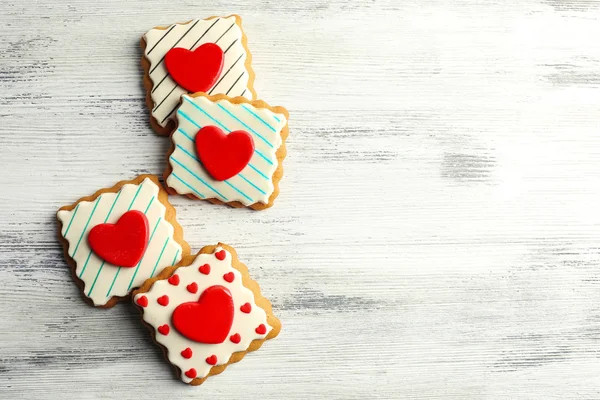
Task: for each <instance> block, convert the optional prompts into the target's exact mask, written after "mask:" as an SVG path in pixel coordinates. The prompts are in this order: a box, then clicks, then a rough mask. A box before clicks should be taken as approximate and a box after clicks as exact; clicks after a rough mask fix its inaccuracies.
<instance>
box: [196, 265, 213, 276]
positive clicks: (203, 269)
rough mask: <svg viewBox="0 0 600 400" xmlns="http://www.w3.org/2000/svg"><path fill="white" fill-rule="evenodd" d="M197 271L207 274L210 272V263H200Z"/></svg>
mask: <svg viewBox="0 0 600 400" xmlns="http://www.w3.org/2000/svg"><path fill="white" fill-rule="evenodd" d="M198 271H200V273H201V274H204V275H208V274H210V265H208V264H204V265H201V266H200V267H199V268H198Z"/></svg>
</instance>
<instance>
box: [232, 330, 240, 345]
mask: <svg viewBox="0 0 600 400" xmlns="http://www.w3.org/2000/svg"><path fill="white" fill-rule="evenodd" d="M229 340H231V342H232V343H235V344H238V343H239V342H240V340H242V337H241V336H240V334H239V333H236V334H235V335H231V336H229Z"/></svg>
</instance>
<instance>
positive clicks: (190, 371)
mask: <svg viewBox="0 0 600 400" xmlns="http://www.w3.org/2000/svg"><path fill="white" fill-rule="evenodd" d="M196 374H197V372H196V370H195V369H194V368H190V369H188V370H187V371H185V376H187V377H188V378H190V379H194V378H195V377H196Z"/></svg>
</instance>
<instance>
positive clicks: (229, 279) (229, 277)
mask: <svg viewBox="0 0 600 400" xmlns="http://www.w3.org/2000/svg"><path fill="white" fill-rule="evenodd" d="M223 279H225V280H226V281H227V282H229V283H231V282H233V280H234V279H235V275H234V274H233V272H228V273H226V274H225V275H223Z"/></svg>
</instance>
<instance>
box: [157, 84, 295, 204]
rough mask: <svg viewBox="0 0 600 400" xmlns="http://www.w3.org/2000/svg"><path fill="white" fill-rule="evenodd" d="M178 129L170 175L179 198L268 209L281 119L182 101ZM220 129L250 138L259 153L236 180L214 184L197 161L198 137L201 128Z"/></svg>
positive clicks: (246, 107) (246, 108)
mask: <svg viewBox="0 0 600 400" xmlns="http://www.w3.org/2000/svg"><path fill="white" fill-rule="evenodd" d="M176 115H177V122H178V129H177V130H176V131H175V132H174V133H173V135H172V136H171V140H172V141H173V144H174V150H173V153H172V154H171V157H170V159H169V163H170V165H171V167H172V169H173V170H172V173H171V174H170V175H169V176H168V177H167V184H168V185H169V186H170V187H171V188H173V189H174V190H176V191H177V193H179V194H195V195H197V196H198V195H199V197H200V198H217V199H219V200H222V201H225V202H229V201H239V202H241V203H242V204H244V205H246V206H248V205H251V204H254V203H257V202H260V203H265V204H266V203H268V202H269V197H270V196H271V194H272V193H273V190H274V186H273V174H274V172H275V170H276V169H277V165H278V161H277V157H276V152H277V149H278V148H279V147H280V146H281V130H282V129H283V128H284V127H285V125H286V124H287V120H286V118H285V116H284V115H283V114H275V113H273V112H272V111H270V110H268V109H265V108H256V107H254V106H252V105H250V104H233V103H230V102H229V101H227V100H219V101H217V102H212V101H210V100H208V99H207V98H206V97H202V96H200V97H189V96H187V95H184V96H183V101H182V104H181V107H180V108H179V110H178V111H177V114H176ZM207 125H213V126H218V127H219V128H221V129H222V130H223V131H224V132H226V133H229V132H232V131H236V130H244V131H246V132H249V133H250V134H251V135H252V138H253V139H254V146H255V152H254V155H253V156H252V158H251V160H250V163H249V164H248V165H247V166H246V167H245V168H244V169H243V170H242V171H241V172H240V173H239V174H238V175H236V176H234V177H232V178H230V179H227V180H226V181H216V180H214V179H213V178H212V177H211V176H210V175H208V173H207V172H206V171H205V170H204V168H203V167H202V165H201V163H200V162H199V160H198V158H197V156H196V148H195V143H194V140H195V137H196V134H197V133H198V130H199V128H200V127H203V126H207Z"/></svg>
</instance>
